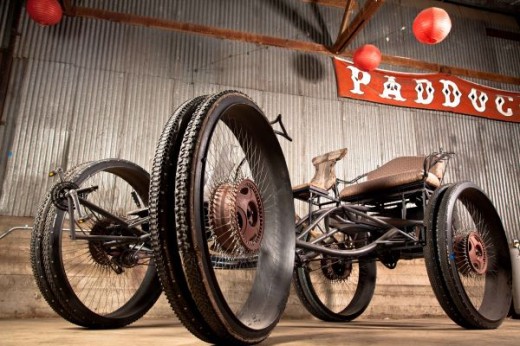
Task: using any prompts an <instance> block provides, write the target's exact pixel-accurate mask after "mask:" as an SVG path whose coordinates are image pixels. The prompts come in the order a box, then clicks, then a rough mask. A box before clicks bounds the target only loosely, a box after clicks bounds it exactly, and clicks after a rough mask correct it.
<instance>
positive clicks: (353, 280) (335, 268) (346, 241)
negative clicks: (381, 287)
mask: <svg viewBox="0 0 520 346" xmlns="http://www.w3.org/2000/svg"><path fill="white" fill-rule="evenodd" d="M325 233H326V228H325V225H324V224H323V222H322V223H320V224H318V226H317V227H316V228H314V229H313V230H311V231H310V232H309V234H308V240H309V241H312V240H313V239H316V238H319V237H321V236H322V235H323V234H325ZM334 238H335V242H334V244H331V245H330V247H332V248H335V249H347V248H348V249H355V248H359V247H361V246H363V245H366V233H363V232H360V233H352V234H351V235H347V234H341V233H336V234H335V236H334ZM376 273H377V267H376V262H375V261H373V260H370V259H354V258H340V257H332V256H328V255H323V254H322V255H319V256H318V257H316V258H314V259H312V260H310V261H309V262H308V263H306V264H305V265H302V266H297V267H296V270H295V271H294V275H293V282H294V286H295V288H296V293H297V294H298V297H299V298H300V301H301V302H302V305H303V306H304V307H305V308H306V309H307V310H308V311H309V312H310V313H311V314H312V315H313V316H314V317H316V318H319V319H321V320H323V321H330V322H347V321H352V320H353V319H355V318H357V317H359V316H360V315H361V314H362V313H363V312H364V311H365V309H366V308H367V307H368V305H369V303H370V301H371V299H372V296H373V295H374V290H375V286H376Z"/></svg>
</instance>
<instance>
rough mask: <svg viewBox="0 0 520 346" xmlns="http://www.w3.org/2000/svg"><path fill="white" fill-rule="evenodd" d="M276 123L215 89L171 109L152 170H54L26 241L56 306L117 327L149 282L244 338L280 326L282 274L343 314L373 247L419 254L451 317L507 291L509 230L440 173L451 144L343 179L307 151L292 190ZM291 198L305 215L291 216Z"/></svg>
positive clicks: (489, 310) (331, 314)
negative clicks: (306, 163) (304, 175)
mask: <svg viewBox="0 0 520 346" xmlns="http://www.w3.org/2000/svg"><path fill="white" fill-rule="evenodd" d="M280 125H281V127H282V129H283V132H279V131H274V130H273V128H272V126H271V124H270V123H269V122H268V120H267V119H266V117H265V116H264V114H263V112H262V111H261V110H260V109H259V107H258V106H257V105H256V104H255V103H254V102H253V101H252V100H251V99H249V98H248V97H247V96H245V95H243V94H241V93H239V92H236V91H225V92H222V93H218V94H214V95H208V96H201V97H197V98H194V99H192V100H190V101H187V102H185V103H184V104H183V105H181V106H180V107H179V108H178V109H177V110H176V112H175V113H174V114H173V116H172V117H171V118H170V119H169V121H168V123H167V124H166V126H165V128H164V130H163V133H162V135H161V138H160V140H159V143H158V146H157V150H156V153H155V157H154V163H153V170H152V173H151V176H149V175H148V174H147V173H146V172H145V171H143V170H142V169H141V168H139V167H137V166H136V165H134V164H132V163H130V162H127V161H122V160H103V161H98V162H94V163H88V164H83V165H80V166H78V167H76V168H74V169H72V170H70V171H69V172H67V173H63V172H61V171H58V172H57V173H58V174H59V175H60V177H61V179H60V182H59V183H57V184H56V185H55V186H54V187H53V188H52V189H51V191H50V192H49V194H48V195H47V197H46V198H45V200H44V202H43V204H42V206H41V207H40V209H39V212H38V215H37V217H36V222H35V227H34V231H33V236H32V240H31V245H32V246H31V255H32V265H33V270H34V273H35V277H36V281H37V283H38V285H39V287H40V289H41V291H42V293H43V296H44V297H45V298H46V300H47V301H48V302H49V304H50V305H51V307H52V308H53V309H54V310H56V312H57V313H59V314H60V315H61V316H63V317H64V318H66V319H68V320H69V321H71V322H73V323H76V324H78V325H81V326H85V327H90V328H115V327H120V326H123V325H126V324H128V323H131V322H133V321H135V320H136V319H138V318H139V317H141V316H142V315H143V314H144V313H146V311H147V310H148V309H149V308H150V307H151V306H152V305H153V303H154V302H155V300H156V299H157V297H158V296H159V294H160V291H161V286H160V285H159V280H160V283H161V285H162V288H163V289H164V292H165V293H166V296H167V298H168V301H169V302H170V304H171V306H172V308H173V310H174V311H175V313H176V314H177V316H178V318H179V319H180V321H181V322H182V323H183V324H184V325H185V326H186V328H187V329H189V330H190V331H191V332H192V333H193V334H194V335H195V336H197V337H198V338H200V339H202V340H204V341H207V342H211V343H241V344H254V343H258V342H260V341H262V340H263V339H265V338H266V337H267V336H268V335H269V333H270V332H271V330H272V329H273V328H274V327H275V326H276V324H277V322H278V320H279V318H280V316H281V314H282V312H283V310H284V308H285V304H286V301H287V298H288V295H289V288H290V284H291V281H293V282H294V285H295V287H296V291H297V293H298V295H299V297H300V299H301V301H302V303H303V305H304V306H305V307H306V308H307V309H308V310H309V311H310V312H311V313H312V314H313V315H314V316H316V317H317V318H320V319H322V320H326V321H350V320H352V319H354V318H356V317H358V316H359V315H360V314H362V313H363V311H364V310H365V309H366V307H367V306H368V304H369V302H370V300H371V298H372V295H373V293H374V287H375V284H376V261H380V262H381V263H383V264H384V265H385V266H387V267H389V268H393V267H395V266H396V264H397V262H398V261H399V260H400V259H413V258H422V257H424V259H425V262H426V268H427V272H428V276H429V278H430V281H431V284H432V287H433V290H434V292H435V294H436V296H437V298H438V300H439V303H440V305H441V306H442V307H443V309H444V310H445V311H446V313H447V314H448V316H450V318H452V319H453V320H454V321H455V322H456V323H457V324H459V325H461V326H463V327H465V328H470V329H488V328H496V327H498V326H499V325H500V323H501V322H502V320H503V319H504V317H505V316H506V315H507V312H508V310H509V307H510V302H511V262H510V258H509V249H508V244H507V239H506V236H505V232H504V229H503V226H502V223H501V220H500V218H499V216H498V214H497V212H496V210H495V208H494V207H493V205H492V203H491V201H490V200H489V198H488V197H487V196H486V195H485V194H484V193H483V192H482V191H481V189H480V188H479V187H477V186H476V185H475V184H473V183H471V182H460V183H455V184H448V185H443V184H442V180H443V175H444V170H445V167H446V165H447V163H448V162H449V159H450V156H451V155H452V154H451V153H445V152H438V153H432V154H431V155H428V156H424V157H402V158H397V159H395V160H392V161H390V162H388V163H386V164H385V165H383V166H381V167H380V168H378V169H376V170H374V171H372V172H369V173H368V174H366V175H363V176H360V177H358V178H357V179H355V180H353V181H344V180H342V179H339V178H337V177H336V176H335V173H334V165H335V163H336V162H337V161H338V160H340V159H342V158H343V157H344V156H345V154H346V149H341V150H337V151H335V152H331V153H327V154H324V155H321V156H319V157H317V158H315V159H314V160H313V164H314V166H315V167H316V175H315V176H314V178H313V179H312V180H311V181H310V182H309V183H307V184H303V185H300V186H296V187H294V188H291V185H290V179H289V173H288V170H287V166H286V163H285V159H284V156H283V153H282V150H281V148H280V145H279V143H278V140H277V139H276V134H275V132H278V133H280V134H282V135H284V136H286V137H288V136H287V133H286V132H285V129H284V128H283V124H282V123H281V121H280ZM363 179H365V181H362V180H363ZM148 191H149V192H148ZM294 199H296V200H300V201H303V202H304V203H306V214H305V215H299V216H296V218H295V211H294V210H295V209H294ZM295 219H296V222H295Z"/></svg>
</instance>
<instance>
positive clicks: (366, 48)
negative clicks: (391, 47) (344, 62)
mask: <svg viewBox="0 0 520 346" xmlns="http://www.w3.org/2000/svg"><path fill="white" fill-rule="evenodd" d="M380 63H381V51H380V50H379V48H377V47H376V46H374V45H373V44H365V45H363V46H361V47H359V48H358V49H356V51H355V52H354V65H355V66H356V67H357V68H359V69H360V70H363V71H372V70H373V69H376V68H377V67H378V66H379V64H380Z"/></svg>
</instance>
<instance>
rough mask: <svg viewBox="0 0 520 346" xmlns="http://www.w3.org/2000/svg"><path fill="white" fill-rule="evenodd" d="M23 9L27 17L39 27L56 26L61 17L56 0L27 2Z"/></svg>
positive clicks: (61, 12)
mask: <svg viewBox="0 0 520 346" xmlns="http://www.w3.org/2000/svg"><path fill="white" fill-rule="evenodd" d="M25 9H26V10H27V13H28V14H29V17H31V19H32V20H34V21H35V22H36V23H38V24H41V25H56V24H58V23H59V22H60V21H61V18H62V17H63V10H62V8H61V5H60V3H59V2H58V0H27V3H26V4H25Z"/></svg>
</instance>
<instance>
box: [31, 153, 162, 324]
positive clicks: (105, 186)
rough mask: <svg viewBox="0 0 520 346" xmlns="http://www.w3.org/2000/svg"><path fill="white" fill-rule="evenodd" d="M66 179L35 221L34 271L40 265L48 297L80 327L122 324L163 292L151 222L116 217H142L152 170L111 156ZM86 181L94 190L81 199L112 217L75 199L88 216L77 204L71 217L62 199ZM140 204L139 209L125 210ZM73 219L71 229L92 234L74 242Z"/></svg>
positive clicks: (57, 309) (52, 304)
mask: <svg viewBox="0 0 520 346" xmlns="http://www.w3.org/2000/svg"><path fill="white" fill-rule="evenodd" d="M68 178H70V179H69V180H68V181H67V182H66V183H58V184H56V186H55V187H54V188H53V191H52V193H51V196H50V198H48V199H47V200H46V201H45V205H44V206H43V207H42V208H41V210H43V211H44V212H45V215H44V216H43V217H41V218H40V220H41V221H40V222H41V223H42V224H39V225H38V226H37V227H36V229H38V230H41V238H42V239H41V244H40V246H41V247H40V250H39V252H40V256H36V254H35V256H36V257H37V258H38V257H40V258H41V259H43V262H42V263H43V265H41V264H40V266H39V269H38V275H39V276H40V277H41V276H42V275H41V274H43V273H42V269H43V271H44V274H45V279H46V281H45V283H46V285H47V286H48V289H49V291H50V294H49V292H48V293H47V296H48V297H49V298H51V299H50V301H49V299H48V302H49V304H51V306H52V307H53V308H54V310H56V311H57V312H58V313H59V314H60V315H62V316H63V317H64V318H66V319H68V320H70V321H71V322H73V323H76V324H78V325H81V326H84V327H89V328H117V327H122V326H125V325H127V324H129V323H132V322H134V321H136V320H137V319H139V318H140V317H141V316H143V315H144V314H145V313H146V312H147V311H148V310H149V309H150V308H151V307H152V306H153V304H154V303H155V301H156V300H157V299H158V297H159V295H160V293H161V287H160V284H159V281H158V278H157V274H156V271H155V265H154V263H153V260H152V259H151V256H152V252H151V242H150V237H149V230H148V224H147V223H146V222H145V223H142V224H140V225H139V226H135V227H124V226H122V225H121V223H120V222H118V221H117V220H116V219H115V218H114V217H116V218H120V219H121V220H125V221H126V222H129V223H130V222H132V220H133V219H136V218H137V217H139V216H141V217H145V216H146V215H147V209H146V208H143V207H146V206H147V205H148V184H149V175H148V173H147V172H146V171H144V170H143V169H142V168H140V167H139V166H137V165H135V164H133V163H131V162H128V161H124V160H114V159H113V160H101V161H96V162H92V163H90V164H86V165H84V166H82V167H81V169H78V170H76V171H75V172H73V174H70V175H68ZM85 187H96V188H95V189H94V190H93V191H91V192H89V193H86V194H84V195H80V197H82V198H84V199H85V200H87V201H88V202H89V203H92V204H93V205H95V206H97V207H100V208H102V209H104V210H105V211H108V212H110V213H111V214H112V215H113V217H111V216H107V215H106V214H105V215H102V213H100V212H99V211H97V210H95V208H92V207H91V206H90V205H87V204H84V203H83V202H80V205H81V206H80V208H81V209H82V210H83V212H84V213H85V215H87V217H86V218H85V219H84V220H81V221H79V220H78V218H77V212H78V211H77V210H75V214H76V215H75V218H74V220H72V219H71V216H70V215H69V212H68V211H66V210H68V205H67V203H68V202H67V199H66V198H63V197H64V195H65V193H66V191H67V190H70V189H71V188H85ZM136 203H137V204H138V205H136ZM138 207H141V208H142V209H141V210H140V211H139V213H138V214H139V215H138V214H132V215H130V214H129V212H130V211H131V210H135V209H136V208H138ZM73 222H74V225H75V229H76V235H79V236H91V237H92V236H93V237H97V238H96V239H75V240H73V239H72V238H71V232H70V228H71V224H72V223H73ZM132 239H135V240H132ZM37 268H38V266H37Z"/></svg>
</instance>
